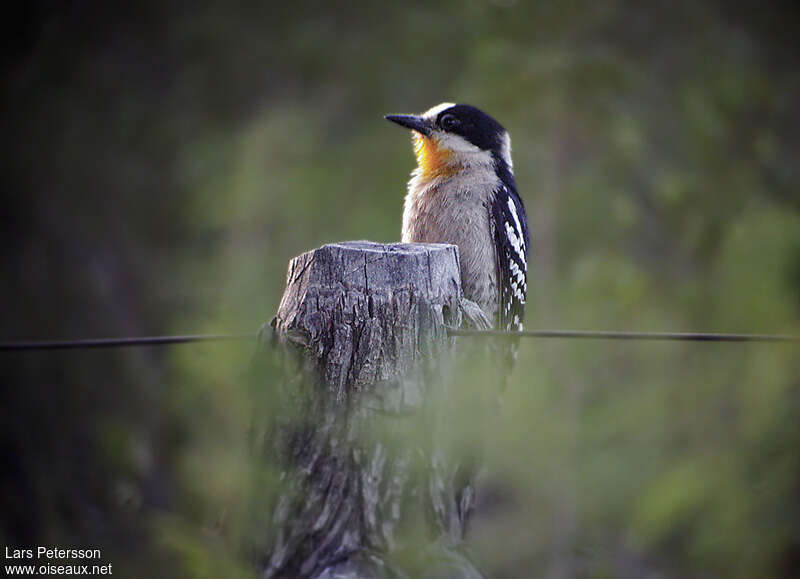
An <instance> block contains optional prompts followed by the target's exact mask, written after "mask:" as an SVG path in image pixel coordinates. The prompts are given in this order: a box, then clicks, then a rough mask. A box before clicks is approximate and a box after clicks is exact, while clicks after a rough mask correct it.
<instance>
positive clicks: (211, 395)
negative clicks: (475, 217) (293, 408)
mask: <svg viewBox="0 0 800 579" xmlns="http://www.w3.org/2000/svg"><path fill="white" fill-rule="evenodd" d="M27 10H28V14H27V16H26V17H24V18H23V20H21V21H19V22H13V21H12V22H7V23H6V26H8V27H15V29H14V30H11V31H9V34H8V35H6V38H7V45H8V46H7V49H6V51H5V54H4V59H3V85H2V104H3V113H4V114H3V120H2V123H3V124H2V127H3V134H4V136H5V139H6V143H7V149H8V150H7V151H6V153H5V154H4V155H3V159H2V163H3V170H2V173H0V179H1V180H2V190H3V192H4V203H3V211H2V214H0V238H1V239H2V247H3V252H2V254H1V255H0V280H2V281H0V287H1V288H2V297H3V301H4V304H3V311H4V314H3V316H0V337H2V339H16V338H24V339H31V338H79V337H91V336H116V335H125V336H132V335H148V334H162V333H185V332H207V331H209V332H210V331H219V332H227V331H250V330H252V331H255V330H256V329H257V328H258V326H259V325H260V324H261V323H262V322H264V321H266V320H268V319H270V317H271V316H272V315H273V313H274V311H275V309H276V307H277V303H278V300H279V298H280V294H281V291H282V289H283V283H284V275H285V267H286V263H287V260H288V259H289V258H290V257H292V256H294V255H296V254H299V253H301V252H302V251H305V250H307V249H310V248H312V247H314V246H317V245H320V244H322V243H325V242H330V241H337V240H344V239H372V240H376V241H392V240H396V239H397V238H398V236H399V225H400V213H401V203H402V197H403V194H404V189H405V188H404V183H405V181H406V180H407V176H408V172H409V171H410V169H411V167H412V156H411V154H410V145H409V142H408V141H409V139H408V136H407V135H405V134H403V133H402V132H399V131H398V130H397V128H396V127H392V126H389V125H388V124H386V123H385V122H384V121H383V120H382V119H381V115H382V114H384V113H390V112H413V111H420V110H424V109H426V108H428V107H429V106H431V105H434V104H436V103H438V102H441V101H445V100H449V101H456V102H469V103H471V104H475V105H477V106H479V107H481V108H483V109H485V110H487V111H488V112H490V113H491V114H492V115H494V116H496V117H497V118H498V119H499V120H500V121H501V122H502V123H503V124H504V125H505V126H506V127H507V128H509V130H510V132H511V135H512V138H513V144H514V160H515V168H516V172H517V179H518V183H519V186H520V190H521V191H522V195H523V198H524V200H525V202H526V204H527V208H528V214H529V216H530V220H531V227H532V234H533V255H532V258H531V262H532V271H531V276H532V277H531V281H530V286H531V293H532V296H531V300H530V302H529V308H530V312H529V315H528V325H529V326H530V327H548V328H549V327H552V328H586V329H631V330H671V331H688V330H709V331H741V332H785V333H800V169H799V168H798V167H800V165H799V164H798V162H797V159H798V158H800V72H799V71H800V67H798V64H800V62H799V61H798V57H799V56H800V54H799V52H800V51H798V44H797V39H796V31H797V30H798V25H800V10H798V8H797V6H796V5H795V4H794V3H792V2H771V3H756V2H745V3H739V4H738V5H736V6H733V4H730V3H726V2H721V1H713V0H700V1H695V2H688V1H683V0H681V1H678V2H670V3H666V2H658V3H648V4H640V3H633V2H625V1H621V0H612V1H609V2H587V1H584V0H580V1H569V2H537V3H532V2H531V3H528V2H522V1H521V0H517V1H514V0H508V1H506V0H503V1H501V0H496V1H495V2H479V1H474V0H473V1H467V2H455V1H449V2H440V3H435V2H407V3H403V4H393V5H385V4H383V3H373V2H367V1H361V0H359V1H355V2H350V3H347V4H346V5H338V4H335V3H322V2H313V3H303V2H300V3H294V4H292V3H288V2H280V3H270V2H264V3H233V4H224V3H200V4H195V3H163V4H160V3H145V2H134V3H128V4H125V5H118V4H115V3H103V2H86V3H71V4H63V5H62V4H60V3H49V2H33V3H31V4H30V5H29V6H28V8H27ZM251 355H252V351H251V350H250V348H249V347H247V346H244V347H242V346H241V345H231V344H204V345H193V346H178V347H174V348H143V349H136V350H124V351H123V350H118V351H94V352H80V351H74V352H68V353H37V354H33V353H26V354H13V355H12V354H3V355H2V357H1V358H0V371H1V372H2V375H3V382H2V383H3V387H2V396H3V403H2V405H0V425H2V439H0V449H1V450H0V452H2V466H1V467H0V513H1V515H0V517H2V526H0V542H2V543H4V544H7V545H18V546H30V545H38V544H50V543H57V544H61V545H76V546H81V547H85V546H90V547H99V548H102V549H103V550H104V557H105V558H106V559H107V560H108V561H109V562H111V563H113V564H114V568H115V574H117V575H122V576H124V577H141V576H149V577H223V576H224V577H239V576H241V577H247V576H251V571H250V564H251V559H250V556H251V554H252V550H254V549H255V550H257V548H258V546H259V545H264V544H266V541H267V539H268V535H269V529H268V526H269V517H270V511H269V496H270V489H273V488H275V485H276V477H277V472H276V469H275V468H274V467H271V466H270V465H269V463H268V462H265V461H263V460H254V459H253V457H252V456H250V455H249V454H248V451H247V447H248V443H247V438H248V428H247V425H248V424H250V423H251V421H252V419H253V415H254V414H256V415H259V414H269V412H270V407H271V405H270V400H271V398H270V396H271V392H270V389H269V387H268V386H265V384H264V382H261V383H259V384H253V382H252V381H251V380H248V378H247V368H248V367H249V364H250V357H251ZM799 376H800V355H798V352H797V348H796V346H789V345H741V344H724V345H723V344H666V343H603V342H581V343H572V342H564V341H534V340H528V341H525V342H524V344H523V346H522V349H521V351H520V362H519V364H518V368H517V371H516V373H515V376H514V379H513V381H512V384H511V387H510V388H509V391H508V393H507V395H506V397H505V404H504V405H503V407H502V408H501V409H500V410H499V411H497V413H496V415H495V416H493V417H492V416H490V418H489V419H490V420H492V421H493V423H492V425H491V427H490V428H487V429H486V431H485V440H484V441H483V444H484V445H485V451H484V452H485V455H486V461H487V467H486V475H485V476H484V480H483V482H482V489H483V490H482V496H481V500H480V504H479V509H478V513H477V515H476V517H475V520H474V523H473V526H472V529H471V534H470V548H471V550H472V553H473V557H474V558H475V560H476V561H477V563H478V564H479V565H480V566H481V567H482V568H483V569H484V570H485V571H486V572H487V574H488V575H489V576H491V577H530V576H542V577H552V578H561V577H598V578H600V577H645V576H648V577H656V576H657V577H786V576H791V575H793V574H794V573H797V571H798V568H799V567H800V542H798V536H800V507H799V506H798V505H800V488H798V480H799V479H800V452H798V451H800V420H798V416H799V415H800V414H799V412H800V378H798V377H799Z"/></svg>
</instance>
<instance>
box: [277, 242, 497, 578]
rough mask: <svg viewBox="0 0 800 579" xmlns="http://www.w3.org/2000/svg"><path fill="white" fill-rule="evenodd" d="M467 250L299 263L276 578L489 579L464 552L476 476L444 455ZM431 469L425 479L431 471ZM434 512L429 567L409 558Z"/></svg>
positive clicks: (372, 251) (416, 250) (294, 277)
mask: <svg viewBox="0 0 800 579" xmlns="http://www.w3.org/2000/svg"><path fill="white" fill-rule="evenodd" d="M460 298H461V287H460V275H459V268H458V252H457V248H456V247H455V246H452V245H442V244H378V243H371V242H366V241H360V242H346V243H337V244H331V245H326V246H324V247H321V248H319V249H316V250H313V251H310V252H308V253H305V254H303V255H301V256H299V257H296V258H294V259H293V260H292V261H291V262H290V264H289V271H288V275H287V284H286V290H285V293H284V296H283V299H282V300H281V303H280V306H279V308H278V313H277V316H276V318H275V319H274V320H273V323H272V332H271V336H272V339H273V340H276V341H278V342H279V343H281V344H283V345H285V346H286V347H288V348H289V349H290V350H292V351H294V352H295V353H296V354H297V355H298V356H297V357H298V359H299V360H300V365H299V366H295V367H294V370H292V371H290V372H289V375H288V376H287V380H286V381H285V384H284V388H285V396H284V404H285V409H286V411H285V412H284V413H283V414H284V416H285V418H284V419H283V420H281V422H280V423H279V424H278V425H277V427H276V428H275V429H274V435H273V441H274V445H275V447H274V448H276V449H277V452H278V454H279V456H280V457H281V460H283V461H284V462H283V464H284V466H285V478H284V481H285V488H284V491H283V494H282V495H281V497H280V499H279V501H278V503H277V507H276V509H275V514H274V520H273V525H274V530H275V540H274V546H273V548H272V551H271V553H270V554H269V557H268V559H267V561H265V563H264V569H263V576H264V577H314V578H333V577H337V578H350V577H352V578H355V577H408V576H413V577H418V576H426V575H428V576H436V577H465V578H466V577H469V578H472V577H481V575H480V573H478V572H477V571H476V570H475V569H474V567H473V566H472V565H471V564H470V563H469V561H468V560H467V559H466V558H465V557H464V556H463V555H462V554H461V553H460V551H459V545H460V543H461V540H462V537H463V532H464V525H465V523H466V519H467V516H468V513H469V511H470V510H471V508H472V504H473V497H474V493H473V490H472V485H471V469H469V468H467V467H465V466H464V464H463V462H464V461H463V460H462V459H460V458H458V457H452V456H448V455H447V453H446V452H445V451H444V450H443V447H442V446H441V445H440V444H439V441H438V433H437V428H438V425H439V422H440V421H439V418H438V415H437V410H436V409H437V407H438V406H437V405H438V404H439V403H441V401H442V400H443V397H445V396H446V390H447V383H448V371H447V370H448V364H449V361H450V360H451V354H452V351H453V348H454V339H453V338H449V337H448V336H447V332H446V327H447V326H451V327H457V326H458V325H459V324H460V320H461V313H460V310H459V302H460ZM420 464H422V465H423V466H422V467H420ZM420 512H424V515H425V516H424V518H425V519H426V520H427V521H428V524H427V531H426V532H427V533H428V538H427V539H426V541H424V543H426V544H427V545H428V546H427V547H426V548H425V549H422V551H423V552H422V553H417V554H418V555H420V554H421V556H417V557H413V558H414V559H415V560H417V562H418V563H419V561H422V563H419V564H420V567H417V568H416V569H415V570H409V568H408V567H407V565H405V559H403V560H402V561H401V559H402V558H398V557H397V556H396V554H397V553H398V552H400V551H403V550H405V551H404V552H406V553H407V552H408V551H409V550H414V551H418V549H416V548H412V547H410V546H409V544H408V537H404V536H401V535H402V533H401V532H400V531H399V530H398V529H399V528H400V527H401V526H402V527H403V528H407V527H408V521H409V520H416V519H415V517H418V515H419V513H420Z"/></svg>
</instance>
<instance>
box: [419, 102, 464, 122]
mask: <svg viewBox="0 0 800 579" xmlns="http://www.w3.org/2000/svg"><path fill="white" fill-rule="evenodd" d="M454 106H456V105H454V104H453V103H442V104H439V105H436V106H435V107H431V108H429V109H428V110H427V111H425V112H424V113H422V117H423V118H425V119H435V118H436V117H437V116H439V113H440V112H442V111H444V110H447V109H449V108H450V107H454Z"/></svg>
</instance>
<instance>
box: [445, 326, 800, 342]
mask: <svg viewBox="0 0 800 579" xmlns="http://www.w3.org/2000/svg"><path fill="white" fill-rule="evenodd" d="M447 333H448V334H449V335H451V336H475V337H489V336H493V337H505V338H514V337H519V338H578V339H599V340H677V341H685V342H800V336H787V335H779V334H720V333H708V332H606V331H585V330H524V331H520V332H502V331H499V330H456V329H448V330H447Z"/></svg>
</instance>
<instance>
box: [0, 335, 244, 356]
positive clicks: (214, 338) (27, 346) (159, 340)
mask: <svg viewBox="0 0 800 579" xmlns="http://www.w3.org/2000/svg"><path fill="white" fill-rule="evenodd" d="M254 339H255V334H194V335H186V336H146V337H141V338H96V339H89V340H42V341H28V342H0V352H10V351H20V350H74V349H89V348H126V347H130V346H164V345H171V344H188V343H190V342H222V341H236V340H254Z"/></svg>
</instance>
